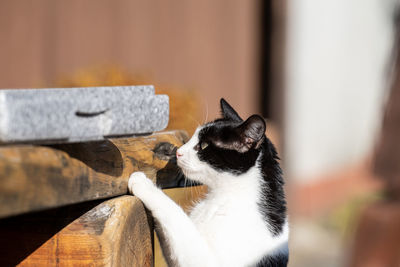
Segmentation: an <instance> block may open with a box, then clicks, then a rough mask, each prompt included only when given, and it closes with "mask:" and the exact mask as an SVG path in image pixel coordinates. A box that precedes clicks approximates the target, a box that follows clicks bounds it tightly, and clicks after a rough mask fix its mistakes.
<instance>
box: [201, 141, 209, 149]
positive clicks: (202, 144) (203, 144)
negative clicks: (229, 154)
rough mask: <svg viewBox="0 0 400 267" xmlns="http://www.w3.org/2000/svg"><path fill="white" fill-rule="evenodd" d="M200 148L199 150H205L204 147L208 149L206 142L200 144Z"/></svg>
mask: <svg viewBox="0 0 400 267" xmlns="http://www.w3.org/2000/svg"><path fill="white" fill-rule="evenodd" d="M200 147H201V150H203V149H206V147H208V143H207V142H201V144H200Z"/></svg>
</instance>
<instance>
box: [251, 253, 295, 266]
mask: <svg viewBox="0 0 400 267" xmlns="http://www.w3.org/2000/svg"><path fill="white" fill-rule="evenodd" d="M288 261H289V255H288V254H277V255H272V256H266V257H264V258H263V259H262V260H261V261H260V262H259V263H257V264H256V267H286V266H287V264H288Z"/></svg>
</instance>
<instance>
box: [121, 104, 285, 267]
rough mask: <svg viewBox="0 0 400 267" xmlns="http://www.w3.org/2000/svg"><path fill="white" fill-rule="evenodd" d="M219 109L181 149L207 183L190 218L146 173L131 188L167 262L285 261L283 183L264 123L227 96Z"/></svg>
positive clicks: (193, 172) (197, 266)
mask: <svg viewBox="0 0 400 267" xmlns="http://www.w3.org/2000/svg"><path fill="white" fill-rule="evenodd" d="M221 110H222V116H223V117H222V118H220V119H217V120H215V121H213V122H210V123H207V124H205V125H203V126H201V127H199V128H198V129H197V130H196V132H195V134H194V135H193V137H192V138H191V139H190V140H189V142H187V143H186V144H184V145H183V146H181V147H180V148H179V149H178V150H177V152H176V156H177V163H178V166H179V167H180V168H181V169H182V171H183V173H184V174H185V176H186V177H187V178H189V179H191V180H193V181H196V182H200V183H202V184H204V185H207V186H208V193H207V195H206V197H205V198H204V199H203V200H201V201H200V202H198V203H197V204H196V205H195V206H194V208H193V210H192V211H191V213H190V215H189V216H188V215H187V214H186V213H185V212H184V211H183V210H182V209H181V208H180V207H179V206H178V205H177V204H176V203H175V202H174V201H172V200H171V199H170V198H169V197H168V196H166V195H165V194H164V193H163V192H162V191H161V190H160V189H158V188H157V187H156V186H155V185H154V184H153V183H152V182H151V180H149V179H148V178H147V177H146V176H145V175H144V174H143V173H142V172H135V173H133V174H132V175H131V177H130V179H129V190H130V191H131V192H132V193H133V194H134V195H135V196H137V197H138V198H139V199H141V200H142V201H143V203H144V205H145V206H146V207H147V208H148V209H149V210H150V211H151V213H152V215H153V217H154V218H155V220H156V222H157V224H158V228H159V229H158V235H159V237H160V239H161V245H162V249H163V254H164V257H165V258H166V261H167V263H168V265H169V266H181V267H211V266H216V267H220V266H227V267H228V266H229V267H234V266H286V265H287V262H288V256H289V255H288V236H289V228H288V221H287V214H286V201H285V195H284V191H283V184H284V182H283V179H282V172H281V168H280V166H279V163H278V156H277V152H276V150H275V147H274V145H273V144H272V143H271V142H270V140H269V139H268V138H267V137H266V136H265V134H264V132H265V128H266V125H265V121H264V119H263V118H262V117H260V116H258V115H252V116H250V117H249V118H248V119H247V120H246V121H243V120H242V119H241V118H240V117H239V115H238V114H237V112H236V111H235V110H234V109H233V108H232V107H231V106H230V105H229V104H228V103H227V102H226V101H225V100H224V99H221Z"/></svg>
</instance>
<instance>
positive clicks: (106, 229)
mask: <svg viewBox="0 0 400 267" xmlns="http://www.w3.org/2000/svg"><path fill="white" fill-rule="evenodd" d="M81 214H82V215H81ZM79 215H81V216H79ZM0 226H1V227H0V265H1V266H15V265H18V266H71V267H72V266H152V265H153V243H154V241H153V233H152V228H153V225H152V220H151V219H150V217H149V215H148V214H147V213H146V211H145V209H144V206H143V204H142V203H141V202H140V201H139V200H138V199H137V198H136V197H134V196H121V197H117V198H114V199H111V200H108V201H105V202H103V203H101V204H98V201H97V202H91V203H84V204H78V205H72V206H69V207H67V208H62V209H56V210H53V211H45V212H38V213H32V214H27V215H23V216H17V217H13V218H8V219H4V220H1V221H0Z"/></svg>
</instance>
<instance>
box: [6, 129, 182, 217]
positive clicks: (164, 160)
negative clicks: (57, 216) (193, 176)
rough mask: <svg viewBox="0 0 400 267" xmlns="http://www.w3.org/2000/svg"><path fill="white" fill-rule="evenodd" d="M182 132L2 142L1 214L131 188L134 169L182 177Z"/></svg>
mask: <svg viewBox="0 0 400 267" xmlns="http://www.w3.org/2000/svg"><path fill="white" fill-rule="evenodd" d="M186 139H187V136H186V134H185V133H184V132H181V131H171V132H162V133H155V134H153V135H148V136H140V137H134V138H118V139H109V140H106V141H101V142H92V143H77V144H65V145H55V146H32V145H19V146H1V147H0V218H1V217H7V216H10V215H17V214H21V213H24V212H28V211H38V210H42V209H45V208H52V207H60V206H62V205H67V204H72V203H79V202H83V201H88V200H95V199H103V198H108V197H113V196H118V195H122V194H126V193H127V182H128V179H129V175H130V174H131V173H132V172H133V171H138V170H140V171H143V172H145V173H146V174H147V175H148V176H149V177H151V178H152V179H153V180H154V181H156V180H157V183H158V184H159V185H161V186H163V185H166V186H167V187H168V186H169V187H171V186H174V185H175V184H177V183H178V182H179V180H180V179H182V177H181V176H180V174H179V170H178V169H177V167H176V165H175V164H174V155H175V149H176V147H179V146H180V145H182V143H184V142H185V140H186Z"/></svg>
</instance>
